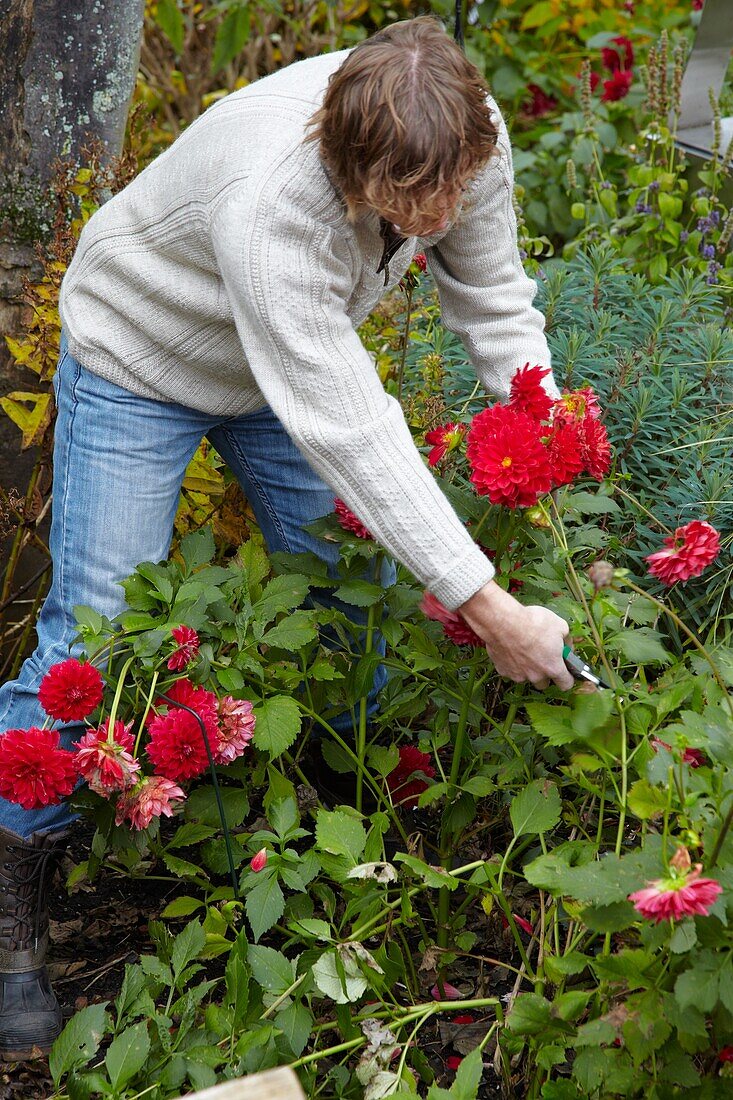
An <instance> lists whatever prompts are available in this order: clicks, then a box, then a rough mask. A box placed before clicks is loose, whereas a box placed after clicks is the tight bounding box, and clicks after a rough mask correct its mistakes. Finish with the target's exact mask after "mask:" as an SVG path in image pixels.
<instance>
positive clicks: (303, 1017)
mask: <svg viewBox="0 0 733 1100" xmlns="http://www.w3.org/2000/svg"><path fill="white" fill-rule="evenodd" d="M275 1023H276V1024H277V1026H278V1027H279V1028H280V1030H281V1031H282V1033H283V1035H284V1036H285V1038H286V1039H287V1041H288V1045H289V1046H290V1049H291V1050H292V1052H293V1054H294V1055H295V1057H296V1058H299V1057H300V1055H301V1054H302V1053H303V1051H304V1050H305V1045H306V1043H307V1042H308V1037H309V1035H310V1033H311V1029H312V1027H313V1013H312V1012H309V1010H308V1009H307V1008H306V1006H305V1005H304V1004H297V1003H296V1002H295V1001H294V1002H293V1003H292V1004H289V1005H288V1006H287V1008H283V1009H281V1010H280V1012H278V1014H277V1016H276V1017H275Z"/></svg>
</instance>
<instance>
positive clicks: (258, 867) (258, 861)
mask: <svg viewBox="0 0 733 1100" xmlns="http://www.w3.org/2000/svg"><path fill="white" fill-rule="evenodd" d="M266 863H267V848H260V850H259V852H258V853H257V855H254V856H252V859H251V860H250V864H249V865H250V867H251V868H252V870H253V871H262V870H263V869H264V867H265V865H266Z"/></svg>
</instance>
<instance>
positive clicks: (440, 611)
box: [420, 546, 485, 646]
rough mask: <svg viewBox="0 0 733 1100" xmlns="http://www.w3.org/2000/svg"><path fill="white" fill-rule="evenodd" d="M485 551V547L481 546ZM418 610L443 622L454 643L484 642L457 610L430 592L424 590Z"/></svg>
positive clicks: (444, 629) (444, 628) (471, 643)
mask: <svg viewBox="0 0 733 1100" xmlns="http://www.w3.org/2000/svg"><path fill="white" fill-rule="evenodd" d="M481 549H482V550H484V551H485V547H483V546H482V547H481ZM420 610H421V611H422V613H423V615H425V616H426V617H427V618H428V619H435V621H436V622H439V623H442V624H443V632H444V634H445V636H446V637H447V638H450V640H451V641H452V642H455V644H456V645H472V646H482V645H483V644H484V643H483V642H482V641H481V639H480V638H479V636H478V634H477V633H476V632H475V631H474V630H472V629H471V627H470V626H469V625H468V623H467V622H466V620H465V619H464V618H463V616H462V615H461V614H459V612H458V611H449V610H448V608H447V607H444V606H443V604H442V603H441V602H440V600H439V599H438V598H437V596H434V595H433V594H432V592H425V593H424V595H423V598H422V600H421V601H420Z"/></svg>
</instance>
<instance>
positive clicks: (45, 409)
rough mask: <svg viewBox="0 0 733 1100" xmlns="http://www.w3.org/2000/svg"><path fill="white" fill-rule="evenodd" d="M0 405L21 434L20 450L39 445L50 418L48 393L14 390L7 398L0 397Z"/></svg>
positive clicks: (49, 395)
mask: <svg viewBox="0 0 733 1100" xmlns="http://www.w3.org/2000/svg"><path fill="white" fill-rule="evenodd" d="M0 405H1V406H2V407H3V409H4V410H5V412H6V413H7V414H8V416H9V417H10V419H11V420H12V421H13V423H14V424H17V425H18V427H19V428H20V430H21V431H22V433H23V441H22V443H21V450H23V451H24V450H25V449H26V447H32V446H33V444H34V443H40V441H41V439H42V437H43V433H44V432H45V430H46V428H47V427H48V423H49V420H50V418H51V394H50V393H23V392H21V391H20V390H16V391H15V392H14V393H9V394H8V396H7V397H0ZM27 406H28V407H27Z"/></svg>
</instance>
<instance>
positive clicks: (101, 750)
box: [76, 719, 140, 798]
mask: <svg viewBox="0 0 733 1100" xmlns="http://www.w3.org/2000/svg"><path fill="white" fill-rule="evenodd" d="M133 747H134V744H133V738H132V734H131V733H130V727H129V726H126V725H124V723H123V722H120V721H119V719H118V720H117V721H116V722H115V725H114V734H113V737H112V738H110V736H109V719H107V721H106V722H105V723H104V725H102V726H100V727H99V728H98V729H91V730H87V731H86V733H85V734H84V736H83V737H82V738H81V740H79V741H77V742H76V748H77V753H76V763H77V767H78V768H79V772H80V774H81V776H82V778H83V779H84V780H86V782H87V784H88V786H89V787H90V788H91V789H92V790H93V791H96V793H97V794H101V795H102V797H103V798H107V797H109V795H110V794H112V792H113V791H124V790H127V788H128V787H132V786H134V784H135V783H136V782H137V773H138V772H139V771H140V764H139V762H138V761H137V760H136V759H135V758H134V756H133V755H132V752H133Z"/></svg>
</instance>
